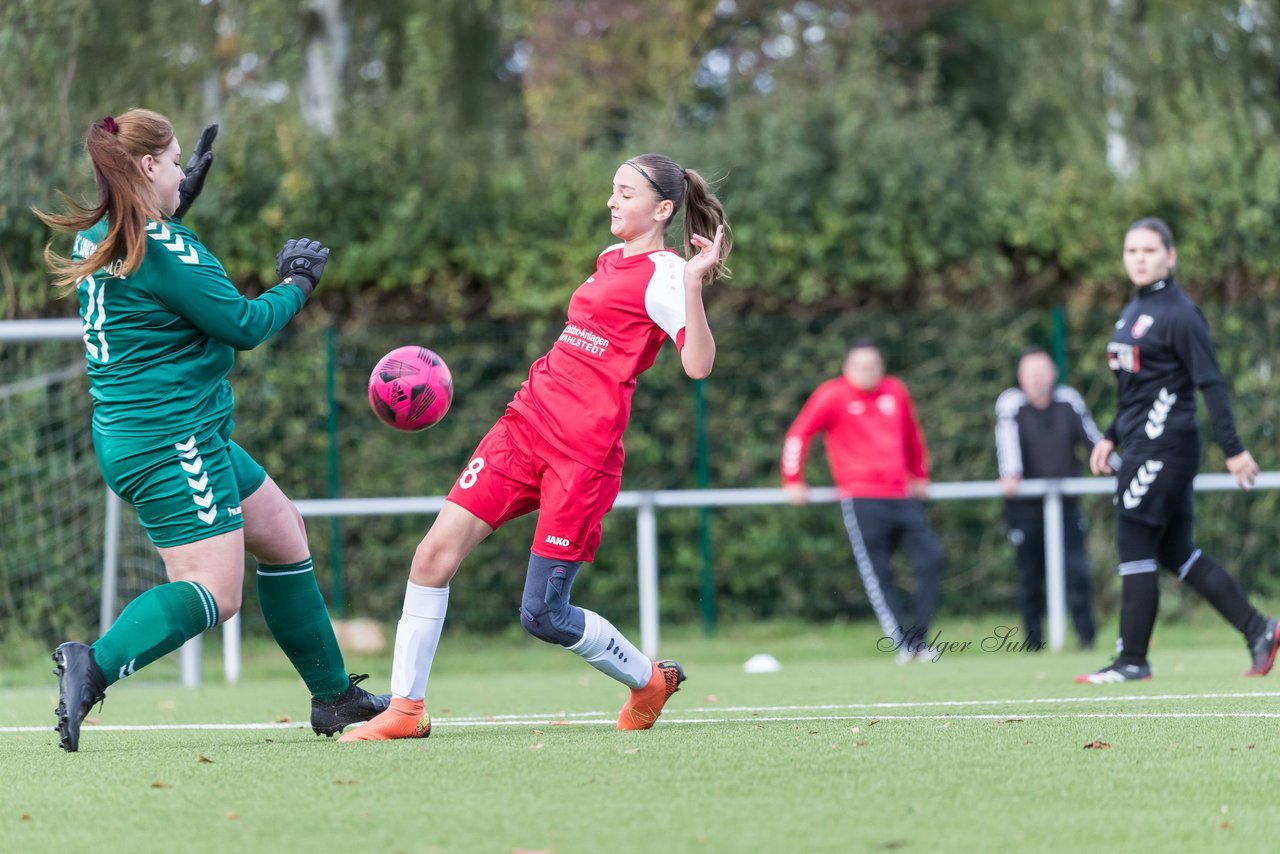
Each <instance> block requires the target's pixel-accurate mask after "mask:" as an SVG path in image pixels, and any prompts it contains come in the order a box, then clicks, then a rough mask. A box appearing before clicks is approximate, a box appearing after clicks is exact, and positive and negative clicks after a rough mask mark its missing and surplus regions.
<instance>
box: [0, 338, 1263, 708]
mask: <svg viewBox="0 0 1280 854" xmlns="http://www.w3.org/2000/svg"><path fill="white" fill-rule="evenodd" d="M82 331H83V328H82V324H81V321H80V320H79V319H78V318H69V319H59V320H18V321H3V322H0V342H6V341H42V340H54V339H74V338H79V337H80V336H81V334H82ZM1195 488H1196V490H1197V491H1200V492H1209V491H1227V490H1233V489H1237V488H1238V487H1237V485H1236V482H1235V479H1234V478H1233V477H1231V476H1230V475H1228V474H1202V475H1200V476H1199V477H1197V478H1196V481H1195ZM1256 488H1258V489H1280V472H1263V473H1262V474H1261V475H1260V476H1259V477H1258V480H1257V483H1256ZM1114 490H1115V479H1114V478H1109V477H1108V478H1066V479H1063V480H1028V481H1024V482H1023V483H1022V484H1021V486H1020V488H1019V491H1018V494H1019V495H1021V496H1028V497H1035V496H1042V497H1043V498H1044V528H1045V564H1046V569H1045V574H1046V585H1045V587H1046V599H1047V602H1046V604H1047V612H1048V638H1049V648H1050V649H1051V650H1054V651H1057V650H1060V649H1062V648H1063V646H1064V644H1065V642H1066V582H1065V574H1064V572H1063V546H1062V542H1063V531H1062V498H1063V497H1064V496H1068V495H1100V494H1110V493H1111V492H1113V491H1114ZM1000 497H1002V495H1001V492H1000V487H999V484H998V483H997V482H995V481H958V482H952V483H934V484H932V485H931V486H930V487H929V499H930V500H934V501H954V500H967V499H978V498H1000ZM838 500H839V499H838V496H837V495H836V491H835V489H833V488H830V487H828V488H817V489H811V490H810V491H809V501H810V503H814V504H819V503H831V502H835V501H838ZM786 503H787V497H786V494H785V493H784V492H783V491H782V490H781V489H701V490H656V491H645V492H641V491H636V492H623V493H622V494H620V495H619V496H618V499H617V501H616V502H615V503H614V505H613V506H614V508H615V509H634V510H635V511H636V574H637V584H638V587H639V594H640V645H641V649H643V650H644V652H645V654H647V655H649V656H654V655H656V654H657V652H658V645H659V623H658V589H659V585H658V579H659V567H658V510H659V509H660V508H664V507H748V506H767V505H783V504H786ZM296 504H297V505H298V509H299V510H300V511H301V512H302V515H303V516H308V517H322V516H381V515H402V514H422V515H430V514H435V513H438V512H440V508H441V507H443V506H444V497H443V496H430V497H419V498H335V499H309V500H302V501H298V502H296ZM119 511H120V508H119V499H118V498H116V497H115V496H114V495H113V494H111V492H110V491H109V490H108V499H107V514H106V519H107V521H106V525H107V530H106V537H105V544H104V547H103V585H102V614H101V617H102V623H103V630H104V631H105V629H106V626H107V625H109V624H110V622H111V621H112V620H113V619H114V607H115V591H116V580H117V573H118V563H117V558H118V556H117V553H116V552H117V544H118V542H119V524H120V512H119ZM198 640H199V639H198V638H197V639H195V640H193V641H192V644H198ZM198 653H199V647H198V645H197V646H193V648H192V649H191V650H187V651H185V652H184V657H183V661H184V666H183V682H184V683H186V684H189V685H190V684H198V683H199V679H200V674H199V654H198ZM224 666H225V667H226V669H227V676H228V678H229V679H231V680H232V681H234V679H235V676H236V675H237V674H238V673H239V620H238V618H233V620H231V621H228V623H227V624H226V626H225V640H224Z"/></svg>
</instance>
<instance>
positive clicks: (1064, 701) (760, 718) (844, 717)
mask: <svg viewBox="0 0 1280 854" xmlns="http://www.w3.org/2000/svg"><path fill="white" fill-rule="evenodd" d="M1252 697H1257V698H1264V699H1265V698H1275V697H1280V692H1263V691H1260V692H1238V693H1219V694H1148V695H1124V696H1106V695H1096V696H1091V697H1053V698H1023V699H1006V700H935V701H931V702H928V701H926V702H890V703H851V704H838V705H837V704H824V705H813V706H727V707H722V708H716V707H714V706H712V707H703V708H694V709H685V710H683V711H682V712H680V714H685V715H688V714H709V715H714V717H697V718H687V717H670V716H668V717H664V718H663V719H662V722H663V723H664V724H684V725H687V724H728V723H800V722H804V721H861V720H867V719H868V718H874V719H875V720H877V721H952V720H961V721H963V720H1012V719H1016V720H1071V719H1083V718H1091V719H1096V718H1147V719H1157V718H1280V712H1058V713H1032V714H1025V713H1021V712H1018V711H1017V709H1018V708H1026V707H1027V706H1029V705H1039V706H1044V705H1070V704H1075V703H1101V702H1116V703H1139V702H1163V701H1171V700H1218V699H1246V698H1252ZM989 706H1002V707H1004V708H1005V709H1007V710H1006V711H1001V712H999V713H985V714H982V713H971V714H914V715H912V714H906V715H903V714H880V713H879V711H880V710H882V709H903V708H940V707H942V708H951V707H989ZM856 710H865V711H866V712H871V714H866V713H863V714H795V715H778V714H767V715H766V714H763V713H766V712H772V713H776V712H831V711H845V712H854V711H856ZM726 713H739V714H736V715H732V716H727V715H726ZM614 720H615V718H614V716H613V715H612V714H611V713H606V712H552V713H548V714H522V715H485V716H478V715H476V716H458V717H448V716H433V718H432V722H433V723H434V724H435V725H437V726H444V727H502V726H509V727H514V726H520V727H523V726H531V727H545V726H564V725H575V726H576V725H596V726H601V725H612V724H613V723H614ZM309 726H310V724H309V723H307V722H306V721H287V722H279V721H276V722H270V723H241V724H235V723H223V724H88V725H86V729H90V730H93V731H102V732H145V731H153V730H224V731H233V730H287V729H306V728H308V727H309ZM52 731H53V726H52V725H47V726H10V727H0V733H25V732H52Z"/></svg>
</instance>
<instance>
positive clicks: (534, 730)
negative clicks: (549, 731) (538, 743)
mask: <svg viewBox="0 0 1280 854" xmlns="http://www.w3.org/2000/svg"><path fill="white" fill-rule="evenodd" d="M529 732H530V733H532V734H533V735H542V730H540V729H531V730H529Z"/></svg>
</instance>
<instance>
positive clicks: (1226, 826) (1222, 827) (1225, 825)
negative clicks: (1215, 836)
mask: <svg viewBox="0 0 1280 854" xmlns="http://www.w3.org/2000/svg"><path fill="white" fill-rule="evenodd" d="M1230 829H1231V822H1229V821H1224V822H1223V823H1222V824H1220V825H1218V830H1230Z"/></svg>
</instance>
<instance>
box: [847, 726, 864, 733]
mask: <svg viewBox="0 0 1280 854" xmlns="http://www.w3.org/2000/svg"><path fill="white" fill-rule="evenodd" d="M849 732H862V727H860V726H851V727H849Z"/></svg>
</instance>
